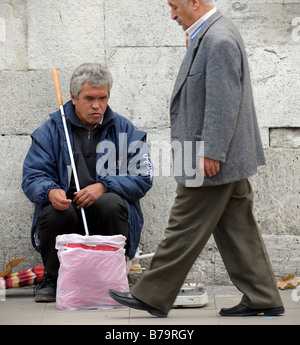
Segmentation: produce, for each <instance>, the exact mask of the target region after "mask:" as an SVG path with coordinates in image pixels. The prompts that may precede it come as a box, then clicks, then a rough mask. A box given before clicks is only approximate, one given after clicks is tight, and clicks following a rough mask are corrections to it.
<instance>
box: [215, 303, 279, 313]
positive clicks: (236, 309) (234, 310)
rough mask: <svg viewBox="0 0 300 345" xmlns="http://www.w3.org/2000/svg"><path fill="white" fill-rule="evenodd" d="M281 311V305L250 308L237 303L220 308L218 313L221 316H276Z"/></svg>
mask: <svg viewBox="0 0 300 345" xmlns="http://www.w3.org/2000/svg"><path fill="white" fill-rule="evenodd" d="M283 313H284V308H283V307H277V308H270V309H251V308H249V307H246V306H245V305H243V304H238V305H236V306H235V307H232V308H222V309H221V311H220V313H219V314H220V315H222V316H256V315H260V314H264V315H265V316H276V315H280V314H283Z"/></svg>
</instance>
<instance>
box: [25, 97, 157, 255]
mask: <svg viewBox="0 0 300 345" xmlns="http://www.w3.org/2000/svg"><path fill="white" fill-rule="evenodd" d="M64 111H65V115H66V119H67V126H68V131H69V135H70V141H71V146H72V147H73V137H72V130H71V125H70V121H69V120H68V119H70V118H72V119H73V122H74V114H75V108H74V105H73V104H72V102H68V103H66V104H65V105H64ZM75 118H76V119H77V120H78V122H79V123H80V121H79V119H78V118H77V117H76V116H75ZM120 134H121V135H120ZM105 143H106V144H105ZM101 145H102V148H101ZM101 145H98V147H97V164H96V167H95V175H96V182H101V183H103V184H104V185H105V187H106V192H107V193H116V194H118V195H120V196H121V197H123V198H124V199H125V200H126V202H127V205H128V216H129V218H128V223H129V224H128V225H129V238H130V248H129V257H130V258H133V257H134V255H135V253H136V249H137V247H138V244H139V241H140V235H141V230H142V227H143V214H142V211H141V207H140V202H139V200H140V199H141V198H142V197H143V196H144V195H145V194H146V193H147V191H148V190H149V189H150V188H151V187H152V178H153V167H152V163H151V161H150V157H149V153H148V150H147V147H146V133H145V132H142V131H140V130H138V129H137V128H136V127H135V126H134V125H133V124H132V123H131V122H130V121H129V120H127V119H126V118H124V117H123V116H121V115H119V114H117V113H115V112H113V111H112V110H111V108H110V107H108V108H107V110H106V113H105V115H104V122H103V131H102V137H101ZM124 152H125V154H127V159H124ZM109 162H110V163H109ZM112 162H113V164H112ZM108 163H109V164H108ZM105 164H106V165H105ZM107 165H110V167H109V168H107ZM124 167H125V169H126V170H127V171H126V170H125V172H124ZM96 168H97V169H96ZM71 172H72V169H71V161H70V157H69V153H68V147H67V141H66V137H65V133H64V129H63V122H62V118H61V113H60V111H57V112H55V113H53V114H50V118H49V119H48V120H47V121H46V122H45V123H44V124H43V125H42V126H40V127H39V128H38V129H36V130H35V131H34V132H33V134H32V145H31V147H30V149H29V151H28V153H27V156H26V158H25V161H24V165H23V181H22V188H23V191H24V193H25V194H26V196H27V197H28V198H29V200H30V201H31V202H33V203H35V212H34V217H33V224H32V229H31V235H32V244H33V246H34V247H35V249H36V250H37V251H40V248H39V239H38V219H39V215H40V212H41V210H42V208H43V207H44V206H45V205H47V204H49V200H48V193H49V191H50V190H51V189H63V190H64V191H65V192H67V190H68V189H69V185H70V179H71ZM97 172H99V173H100V174H101V176H99V175H98V173H97ZM103 172H106V174H104V175H103Z"/></svg>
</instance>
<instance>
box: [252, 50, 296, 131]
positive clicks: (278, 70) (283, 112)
mask: <svg viewBox="0 0 300 345" xmlns="http://www.w3.org/2000/svg"><path fill="white" fill-rule="evenodd" d="M247 52H248V56H249V66H250V71H251V77H252V84H253V93H254V101H255V105H256V112H257V117H258V121H259V125H260V126H261V127H266V128H268V127H300V117H299V109H300V98H299V96H298V95H299V90H300V65H299V63H298V61H300V49H299V46H297V45H266V46H264V47H248V48H247Z"/></svg>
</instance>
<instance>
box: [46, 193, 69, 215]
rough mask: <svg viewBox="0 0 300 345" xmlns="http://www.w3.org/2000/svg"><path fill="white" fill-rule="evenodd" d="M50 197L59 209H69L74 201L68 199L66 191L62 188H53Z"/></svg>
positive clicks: (53, 204)
mask: <svg viewBox="0 0 300 345" xmlns="http://www.w3.org/2000/svg"><path fill="white" fill-rule="evenodd" d="M48 199H49V201H50V202H51V203H52V206H53V207H54V208H55V209H56V210H58V211H65V210H67V209H68V208H69V206H70V204H71V202H72V200H70V199H67V196H66V193H65V191H64V190H62V189H51V190H50V192H49V193H48Z"/></svg>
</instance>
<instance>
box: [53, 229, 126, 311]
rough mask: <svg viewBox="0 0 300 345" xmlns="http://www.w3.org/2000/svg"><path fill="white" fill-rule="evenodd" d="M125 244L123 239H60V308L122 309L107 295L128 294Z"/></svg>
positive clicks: (58, 306) (58, 296)
mask: <svg viewBox="0 0 300 345" xmlns="http://www.w3.org/2000/svg"><path fill="white" fill-rule="evenodd" d="M125 241H126V238H125V237H124V236H122V235H115V236H100V235H95V236H81V235H78V234H68V235H61V236H57V238H56V249H57V250H58V258H59V262H60V268H59V271H58V280H57V293H56V306H57V308H58V309H61V310H63V309H67V310H75V309H93V308H101V307H109V306H111V307H113V306H120V304H118V303H117V302H116V301H114V300H113V299H112V298H111V297H110V296H109V295H108V290H109V289H115V290H117V291H121V292H128V291H129V284H128V278H127V272H126V259H125V250H124V246H125Z"/></svg>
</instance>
